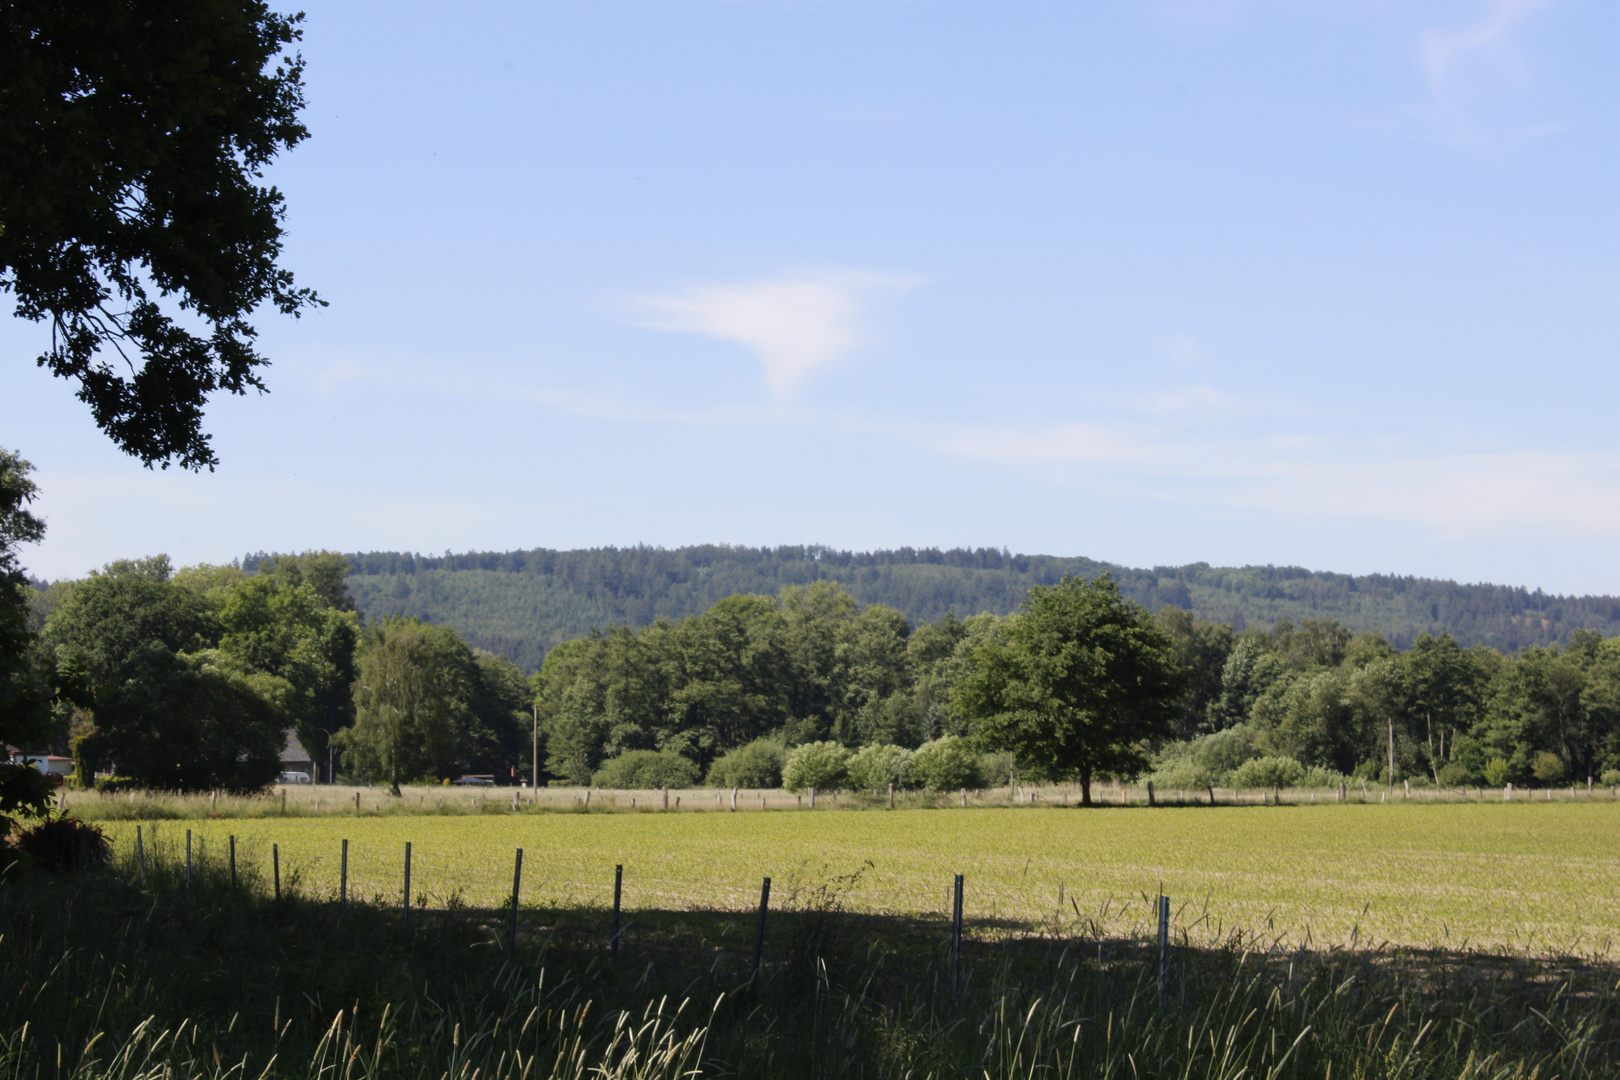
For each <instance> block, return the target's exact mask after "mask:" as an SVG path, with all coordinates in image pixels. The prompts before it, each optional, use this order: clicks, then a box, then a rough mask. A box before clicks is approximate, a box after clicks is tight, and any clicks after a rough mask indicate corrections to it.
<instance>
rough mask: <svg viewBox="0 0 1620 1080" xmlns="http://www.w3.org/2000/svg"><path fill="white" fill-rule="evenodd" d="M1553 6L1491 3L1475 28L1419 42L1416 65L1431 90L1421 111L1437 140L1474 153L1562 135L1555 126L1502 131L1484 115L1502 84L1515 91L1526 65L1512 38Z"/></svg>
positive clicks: (1540, 0)
mask: <svg viewBox="0 0 1620 1080" xmlns="http://www.w3.org/2000/svg"><path fill="white" fill-rule="evenodd" d="M1548 2H1549V0H1489V2H1488V3H1486V4H1485V5H1484V7H1483V10H1482V11H1481V12H1480V15H1479V17H1478V18H1477V19H1475V20H1474V21H1473V22H1471V23H1469V24H1467V25H1465V26H1461V27H1453V28H1444V29H1443V28H1439V27H1429V28H1427V29H1425V30H1424V31H1423V32H1422V33H1421V34H1420V35H1419V37H1418V45H1417V52H1418V59H1419V63H1420V64H1421V66H1422V69H1423V73H1424V77H1425V79H1426V81H1427V84H1428V90H1429V103H1428V105H1427V106H1426V107H1425V108H1424V109H1423V110H1422V112H1423V114H1424V118H1425V120H1426V121H1427V123H1428V125H1429V126H1430V128H1431V130H1432V133H1433V135H1434V136H1436V137H1438V138H1439V139H1441V140H1442V141H1444V142H1449V143H1453V144H1456V145H1462V146H1467V147H1470V148H1482V147H1491V146H1497V145H1501V144H1505V143H1512V142H1519V141H1522V140H1524V139H1527V138H1533V137H1535V136H1537V135H1543V134H1547V133H1549V132H1552V131H1555V130H1558V128H1559V127H1560V126H1561V125H1559V124H1556V123H1535V124H1529V125H1524V124H1520V125H1515V126H1503V125H1500V124H1493V123H1492V122H1490V121H1489V120H1488V119H1486V118H1485V117H1484V115H1483V111H1484V109H1485V108H1486V107H1488V104H1489V103H1490V101H1491V99H1493V98H1499V97H1500V95H1499V93H1498V92H1499V91H1500V90H1501V89H1502V88H1503V87H1504V84H1506V85H1508V86H1510V87H1513V88H1515V89H1516V88H1517V87H1518V86H1520V85H1522V83H1523V80H1524V78H1525V76H1526V73H1527V71H1528V66H1529V65H1528V62H1527V61H1526V60H1525V58H1524V55H1523V53H1522V52H1521V51H1520V49H1519V48H1518V46H1517V44H1516V42H1515V40H1514V35H1515V33H1516V32H1517V31H1518V30H1519V29H1520V28H1521V27H1522V26H1523V25H1524V23H1525V21H1526V20H1528V19H1529V18H1530V16H1532V15H1534V14H1535V13H1536V12H1537V11H1539V10H1541V9H1542V8H1544V7H1547V6H1548Z"/></svg>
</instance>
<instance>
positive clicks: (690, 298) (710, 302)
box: [636, 271, 917, 398]
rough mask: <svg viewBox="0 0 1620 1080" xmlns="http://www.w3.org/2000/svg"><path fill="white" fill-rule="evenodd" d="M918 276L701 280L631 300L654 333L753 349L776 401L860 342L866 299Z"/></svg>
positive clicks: (842, 273)
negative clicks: (730, 282) (735, 282)
mask: <svg viewBox="0 0 1620 1080" xmlns="http://www.w3.org/2000/svg"><path fill="white" fill-rule="evenodd" d="M916 283H917V279H915V278H908V277H899V276H895V275H886V274H874V273H869V272H865V271H837V272H831V273H821V274H807V275H800V276H794V277H782V278H774V279H771V280H766V281H755V282H749V283H746V284H742V285H705V286H699V287H697V288H693V289H689V290H687V291H686V292H684V293H680V294H677V295H675V296H655V297H644V298H642V299H641V300H639V301H638V302H637V304H636V306H637V307H638V308H640V309H641V310H642V311H644V312H646V313H648V314H649V315H651V316H652V317H651V319H650V320H649V321H648V322H647V324H646V325H648V326H651V327H654V328H656V329H659V330H672V331H677V332H682V333H691V334H702V335H704V336H706V337H712V338H717V339H719V340H721V341H729V342H732V343H734V344H737V345H741V346H743V347H744V348H746V349H748V350H750V351H752V352H753V353H754V354H755V355H756V356H757V357H758V358H759V361H760V363H761V364H762V365H763V366H764V368H765V378H766V382H767V383H768V384H769V385H770V387H771V390H772V391H773V392H774V393H775V394H776V395H777V397H779V398H785V397H788V396H790V395H791V394H792V393H793V392H794V391H796V390H797V389H798V388H799V387H800V386H802V385H803V383H804V381H805V380H806V379H807V378H809V377H810V375H811V374H813V373H814V372H815V371H816V370H817V369H819V368H823V367H826V366H827V365H828V364H831V363H833V362H834V361H836V360H838V359H840V358H841V357H843V356H845V355H847V354H848V353H849V352H850V351H852V350H853V349H855V348H856V347H857V346H859V345H861V344H864V343H865V341H866V333H865V329H864V326H863V321H862V316H863V313H864V308H865V306H866V304H867V301H868V300H869V299H870V298H871V296H872V295H873V294H874V293H876V292H878V291H882V290H892V289H895V288H905V287H908V286H911V285H914V284H916Z"/></svg>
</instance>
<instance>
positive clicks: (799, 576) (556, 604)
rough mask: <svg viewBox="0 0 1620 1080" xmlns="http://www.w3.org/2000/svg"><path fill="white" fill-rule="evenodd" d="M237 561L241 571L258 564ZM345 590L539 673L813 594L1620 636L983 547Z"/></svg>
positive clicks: (1294, 571) (1503, 638) (630, 561)
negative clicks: (715, 613) (700, 619)
mask: <svg viewBox="0 0 1620 1080" xmlns="http://www.w3.org/2000/svg"><path fill="white" fill-rule="evenodd" d="M265 557H266V556H264V555H263V554H262V553H261V554H258V555H249V556H248V557H247V558H246V559H245V560H244V561H243V565H244V569H248V570H251V569H252V567H253V566H255V565H256V564H257V562H258V561H259V560H260V559H262V558H265ZM348 558H349V561H350V563H351V564H352V565H353V567H354V571H353V573H352V574H351V575H350V576H349V579H348V585H349V589H350V591H351V592H352V593H353V595H354V598H355V602H356V604H357V606H358V607H359V610H360V611H361V612H362V613H363V614H364V615H365V616H366V617H367V618H368V619H377V618H381V617H383V616H385V615H389V614H396V613H397V614H404V615H412V616H417V617H420V618H421V619H423V620H424V621H426V622H430V623H435V624H440V625H445V626H450V627H454V628H455V630H456V631H457V632H458V633H459V634H460V635H461V636H462V637H463V638H464V639H465V640H466V641H467V642H468V643H469V644H471V645H473V646H474V647H477V648H481V649H487V650H489V651H490V652H494V653H499V654H501V655H503V656H506V657H508V658H509V659H511V660H512V661H513V662H514V663H516V664H517V665H518V666H519V667H521V668H523V669H524V670H525V671H535V670H537V669H538V668H539V667H540V664H541V662H542V660H543V659H544V658H545V654H546V653H547V652H548V651H549V650H550V649H551V648H552V647H553V646H555V645H556V644H558V643H559V642H562V641H566V640H569V639H571V638H576V637H579V636H580V635H582V634H585V633H587V632H588V631H589V630H590V629H591V628H592V627H608V626H614V625H628V626H637V627H640V626H649V625H651V624H652V623H653V621H654V620H656V619H658V618H660V617H665V618H670V619H677V620H678V619H681V618H683V617H685V616H687V615H692V614H696V613H698V612H701V611H704V610H707V609H708V608H709V607H710V606H711V605H713V604H714V603H716V602H717V601H719V600H721V599H723V598H725V597H727V596H732V595H735V594H738V593H747V594H755V595H772V594H775V593H776V592H777V591H778V590H780V589H781V588H782V587H783V586H787V585H801V586H802V585H808V584H810V583H812V582H816V581H825V582H829V583H834V584H837V585H840V586H842V587H843V588H844V589H846V590H847V591H848V592H849V593H850V595H851V596H853V597H854V598H855V599H856V600H857V601H858V602H859V603H861V604H883V605H885V606H887V607H891V608H894V609H895V610H897V611H899V612H901V613H902V614H904V615H905V616H906V618H907V619H909V620H911V622H913V623H914V624H915V623H923V622H937V621H938V620H939V619H941V618H943V617H944V616H945V615H946V614H947V613H951V614H955V615H957V616H959V617H965V616H968V615H974V614H979V613H983V612H989V613H991V614H995V615H1005V614H1008V613H1010V612H1012V611H1015V610H1017V608H1018V605H1019V604H1020V603H1021V602H1022V601H1023V599H1024V597H1025V596H1026V595H1027V594H1028V592H1029V589H1030V587H1031V586H1034V585H1052V584H1055V583H1056V582H1057V581H1059V580H1060V579H1061V578H1062V577H1063V575H1065V574H1071V575H1074V576H1076V577H1086V578H1089V577H1095V576H1096V575H1098V574H1100V573H1103V572H1104V571H1107V572H1109V573H1111V574H1113V575H1114V577H1115V579H1116V580H1117V581H1118V582H1119V585H1120V588H1121V591H1122V592H1123V593H1124V595H1125V596H1126V597H1128V598H1129V599H1131V600H1134V601H1135V602H1137V603H1139V604H1141V605H1142V606H1143V607H1145V608H1147V609H1148V610H1150V611H1157V610H1158V609H1159V608H1161V607H1163V606H1165V605H1167V604H1168V605H1172V606H1175V607H1178V608H1182V609H1184V610H1187V611H1190V612H1192V613H1194V614H1195V615H1197V616H1198V617H1199V618H1202V619H1206V620H1209V621H1212V622H1219V623H1225V624H1227V625H1229V626H1232V627H1233V628H1234V629H1236V630H1238V631H1242V630H1243V629H1244V628H1245V627H1249V626H1260V627H1269V626H1272V625H1274V624H1276V623H1277V622H1280V621H1285V620H1286V621H1291V622H1299V621H1300V620H1302V619H1333V620H1335V621H1336V622H1337V623H1339V624H1340V625H1342V626H1344V627H1346V628H1348V629H1350V630H1352V631H1357V632H1359V631H1363V630H1374V631H1377V632H1379V633H1380V634H1382V635H1383V636H1384V638H1385V639H1386V640H1388V641H1389V642H1390V643H1391V644H1392V645H1394V646H1395V647H1396V648H1397V649H1407V648H1410V647H1411V646H1412V644H1413V642H1415V641H1416V640H1417V639H1418V638H1419V637H1420V636H1421V635H1423V634H1426V633H1427V634H1441V633H1449V634H1450V635H1451V636H1452V637H1453V638H1455V639H1456V640H1457V641H1458V642H1459V643H1460V644H1461V645H1463V646H1465V647H1466V646H1472V645H1489V646H1491V647H1492V648H1494V649H1497V650H1499V651H1501V652H1505V653H1511V652H1516V651H1518V650H1519V649H1523V648H1526V647H1528V646H1533V645H1543V646H1545V645H1555V644H1562V643H1566V642H1568V641H1569V640H1570V639H1571V636H1572V635H1573V634H1574V633H1575V632H1576V631H1577V630H1581V629H1589V630H1596V631H1597V632H1598V633H1600V634H1602V635H1604V636H1613V635H1615V634H1620V598H1615V597H1610V596H1580V597H1576V596H1556V595H1551V594H1548V593H1544V592H1542V591H1540V590H1534V591H1532V590H1529V589H1525V588H1520V587H1513V586H1502V585H1460V584H1458V583H1456V582H1454V581H1440V580H1435V579H1432V578H1414V577H1398V576H1393V575H1382V574H1372V575H1364V576H1360V577H1356V576H1351V575H1349V574H1333V573H1324V572H1320V571H1313V570H1305V569H1302V568H1300V567H1292V566H1283V567H1278V566H1245V567H1212V566H1209V565H1207V564H1205V563H1192V564H1190V565H1187V566H1175V567H1170V566H1160V567H1154V568H1152V569H1134V568H1131V567H1125V566H1117V565H1114V564H1111V563H1103V562H1098V561H1096V560H1093V559H1086V558H1060V557H1056V556H1048V555H1014V554H1010V553H1008V552H1006V551H997V550H994V549H988V548H977V549H972V550H969V549H962V548H958V549H953V550H950V551H941V550H939V549H937V548H921V549H912V548H899V549H897V550H893V551H873V552H848V551H835V550H832V549H830V548H824V547H816V546H809V547H778V548H749V547H731V546H725V545H701V546H692V547H682V548H673V549H670V548H654V547H631V548H592V549H589V550H578V551H553V550H550V549H546V548H536V549H534V550H532V551H509V552H469V553H467V554H463V555H453V554H450V553H448V552H447V553H446V554H444V555H442V556H426V555H415V554H411V553H408V552H407V553H400V552H369V553H356V554H350V555H349V556H348Z"/></svg>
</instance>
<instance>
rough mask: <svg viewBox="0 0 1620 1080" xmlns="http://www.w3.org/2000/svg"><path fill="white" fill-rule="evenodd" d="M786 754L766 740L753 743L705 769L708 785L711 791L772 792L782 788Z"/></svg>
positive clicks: (728, 753)
mask: <svg viewBox="0 0 1620 1080" xmlns="http://www.w3.org/2000/svg"><path fill="white" fill-rule="evenodd" d="M786 762H787V751H785V750H783V749H782V746H781V744H780V743H775V742H772V741H771V740H770V739H755V740H754V741H753V742H751V743H748V744H747V745H746V746H739V747H737V748H736V749H735V750H729V751H727V752H726V753H724V754H722V755H720V757H719V758H718V759H716V760H715V763H714V764H713V765H710V766H709V779H708V785H709V786H710V787H713V788H774V787H780V786H781V785H782V766H783V765H784V764H785V763H786Z"/></svg>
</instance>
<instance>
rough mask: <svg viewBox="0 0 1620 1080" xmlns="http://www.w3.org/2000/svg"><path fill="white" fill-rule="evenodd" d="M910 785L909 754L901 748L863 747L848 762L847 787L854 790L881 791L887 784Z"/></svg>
mask: <svg viewBox="0 0 1620 1080" xmlns="http://www.w3.org/2000/svg"><path fill="white" fill-rule="evenodd" d="M910 783H911V751H910V750H907V749H905V748H904V747H901V746H865V747H862V748H861V749H860V750H858V751H856V753H855V756H854V757H852V758H850V759H849V786H850V787H851V788H853V789H854V790H856V791H883V790H885V789H887V788H888V786H889V785H890V784H893V785H894V786H895V787H897V788H900V787H906V786H907V785H908V784H910Z"/></svg>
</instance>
